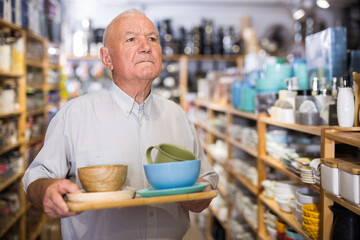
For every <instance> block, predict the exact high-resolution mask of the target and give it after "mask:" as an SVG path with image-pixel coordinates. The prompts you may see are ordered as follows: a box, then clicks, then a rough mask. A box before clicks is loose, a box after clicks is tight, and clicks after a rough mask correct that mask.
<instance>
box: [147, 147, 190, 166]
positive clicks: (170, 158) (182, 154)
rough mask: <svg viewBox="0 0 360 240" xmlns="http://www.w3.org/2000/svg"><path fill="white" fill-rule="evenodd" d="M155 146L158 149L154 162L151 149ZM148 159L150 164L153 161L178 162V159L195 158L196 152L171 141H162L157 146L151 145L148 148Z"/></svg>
mask: <svg viewBox="0 0 360 240" xmlns="http://www.w3.org/2000/svg"><path fill="white" fill-rule="evenodd" d="M153 148H156V149H157V150H158V153H157V155H156V158H155V161H154V162H153V160H152V158H151V151H152V150H153ZM146 159H147V161H148V163H149V164H153V163H167V162H176V161H187V160H195V159H196V156H195V154H194V153H192V152H190V151H189V150H187V149H185V148H183V147H180V146H177V145H174V144H169V143H162V144H159V145H157V146H150V147H149V148H148V149H147V150H146Z"/></svg>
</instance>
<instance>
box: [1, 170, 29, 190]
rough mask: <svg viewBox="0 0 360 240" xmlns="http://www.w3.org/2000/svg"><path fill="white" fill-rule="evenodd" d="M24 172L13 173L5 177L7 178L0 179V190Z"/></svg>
mask: <svg viewBox="0 0 360 240" xmlns="http://www.w3.org/2000/svg"><path fill="white" fill-rule="evenodd" d="M23 175H24V173H15V174H14V175H13V176H11V177H9V178H7V179H1V183H0V191H2V190H4V189H5V188H7V187H8V186H10V185H11V184H13V183H14V182H16V181H17V180H18V179H20V178H21V177H22V176H23Z"/></svg>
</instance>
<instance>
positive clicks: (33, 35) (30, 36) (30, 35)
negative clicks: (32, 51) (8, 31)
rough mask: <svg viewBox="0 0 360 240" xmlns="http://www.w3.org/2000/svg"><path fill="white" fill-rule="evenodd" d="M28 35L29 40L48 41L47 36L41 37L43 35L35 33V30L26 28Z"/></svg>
mask: <svg viewBox="0 0 360 240" xmlns="http://www.w3.org/2000/svg"><path fill="white" fill-rule="evenodd" d="M26 37H27V38H28V39H29V40H33V41H38V42H46V41H48V40H47V39H46V38H44V37H41V36H39V35H37V34H35V33H33V32H32V31H31V30H29V29H27V30H26Z"/></svg>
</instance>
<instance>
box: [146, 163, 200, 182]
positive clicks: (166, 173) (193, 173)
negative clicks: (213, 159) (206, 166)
mask: <svg viewBox="0 0 360 240" xmlns="http://www.w3.org/2000/svg"><path fill="white" fill-rule="evenodd" d="M144 170H145V174H146V178H147V180H148V182H149V184H150V185H151V187H152V188H154V189H169V188H181V187H189V186H192V185H194V184H195V183H196V181H197V179H198V177H199V173H200V159H195V160H188V161H177V162H168V163H154V164H147V165H144Z"/></svg>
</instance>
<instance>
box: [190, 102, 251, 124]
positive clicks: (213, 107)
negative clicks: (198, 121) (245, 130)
mask: <svg viewBox="0 0 360 240" xmlns="http://www.w3.org/2000/svg"><path fill="white" fill-rule="evenodd" d="M195 105H198V106H201V107H205V108H208V109H211V110H214V111H218V112H224V113H230V114H232V115H235V116H239V117H243V118H247V119H251V120H257V118H258V115H257V114H255V113H249V112H244V111H240V110H238V109H236V108H234V107H233V106H231V105H226V106H221V105H218V104H216V103H212V102H209V100H207V99H196V100H195Z"/></svg>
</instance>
